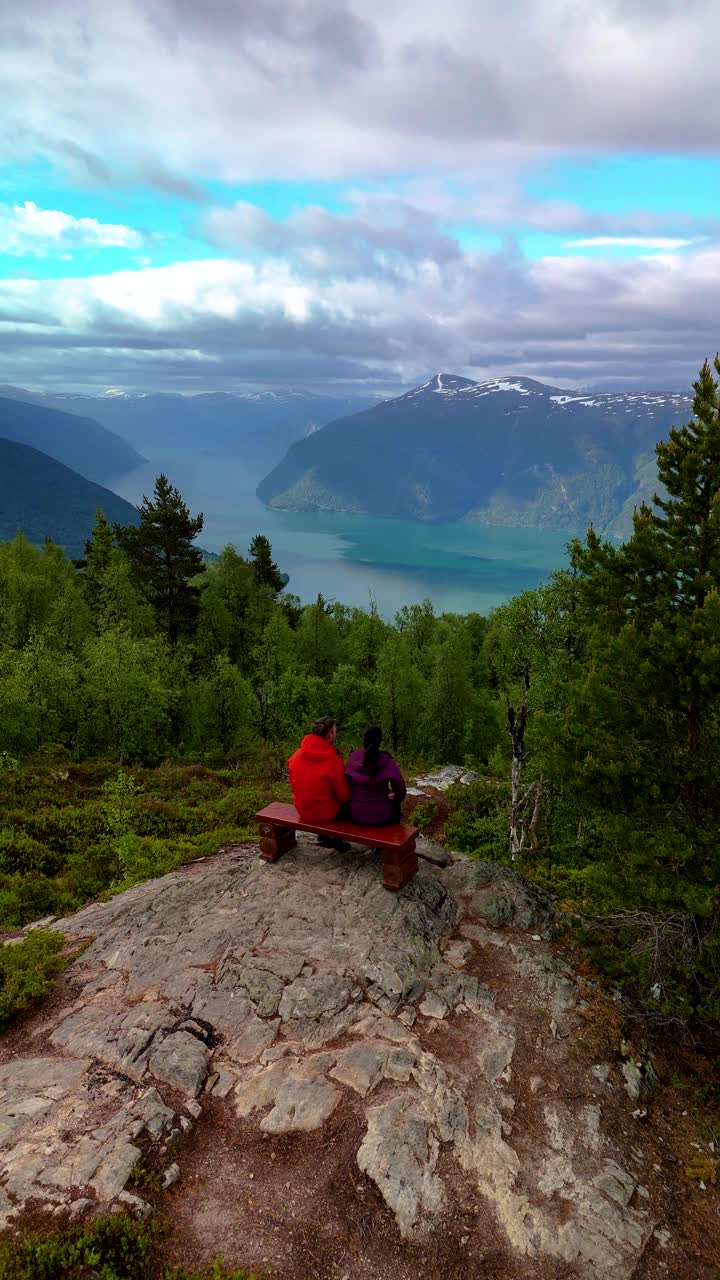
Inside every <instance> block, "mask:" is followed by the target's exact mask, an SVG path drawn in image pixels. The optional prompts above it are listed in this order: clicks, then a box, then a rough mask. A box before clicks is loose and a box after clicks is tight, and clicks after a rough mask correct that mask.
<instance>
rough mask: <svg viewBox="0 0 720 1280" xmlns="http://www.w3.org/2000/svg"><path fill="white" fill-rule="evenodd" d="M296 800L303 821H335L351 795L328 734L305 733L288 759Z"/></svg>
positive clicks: (341, 764)
mask: <svg viewBox="0 0 720 1280" xmlns="http://www.w3.org/2000/svg"><path fill="white" fill-rule="evenodd" d="M288 769H289V770H290V785H291V787H292V790H293V800H294V801H295V808H296V809H297V811H298V815H299V817H300V821H301V822H332V820H333V818H337V816H338V813H339V811H340V806H341V805H342V804H346V803H347V801H348V800H349V799H350V788H349V786H348V782H347V778H346V777H345V765H344V764H343V759H342V756H341V755H340V752H339V751H337V750H336V749H335V747H334V746H333V745H332V743H331V742H328V741H327V739H326V738H321V737H320V735H319V734H317V733H306V735H305V737H304V738H303V740H302V742H301V743H300V746H299V747H298V749H297V751H296V752H295V753H294V754H293V755H291V757H290V759H289V760H288Z"/></svg>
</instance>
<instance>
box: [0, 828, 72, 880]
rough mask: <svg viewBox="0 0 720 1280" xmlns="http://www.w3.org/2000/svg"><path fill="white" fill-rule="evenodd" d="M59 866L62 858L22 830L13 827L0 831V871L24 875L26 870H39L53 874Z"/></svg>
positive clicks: (46, 873)
mask: <svg viewBox="0 0 720 1280" xmlns="http://www.w3.org/2000/svg"><path fill="white" fill-rule="evenodd" d="M61 866H62V858H59V857H58V856H57V855H56V854H54V853H53V852H52V851H51V850H50V849H48V848H47V846H46V845H44V844H41V842H40V841H39V840H34V839H33V837H32V836H29V835H27V834H26V833H25V832H24V831H18V830H17V829H16V828H15V827H3V829H2V831H0V872H5V873H6V874H9V875H12V874H13V873H18V874H19V875H26V874H27V872H28V871H40V872H42V873H43V874H44V875H53V874H54V873H55V872H56V871H59V870H60V867H61Z"/></svg>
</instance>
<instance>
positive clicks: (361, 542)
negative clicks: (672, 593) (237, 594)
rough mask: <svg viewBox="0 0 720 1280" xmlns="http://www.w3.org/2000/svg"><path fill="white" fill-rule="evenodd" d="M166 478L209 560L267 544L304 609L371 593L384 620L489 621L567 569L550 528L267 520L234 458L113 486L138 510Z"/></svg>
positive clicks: (290, 517)
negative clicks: (198, 518) (462, 617)
mask: <svg viewBox="0 0 720 1280" xmlns="http://www.w3.org/2000/svg"><path fill="white" fill-rule="evenodd" d="M160 470H165V471H166V474H167V475H168V478H169V479H170V481H171V483H172V484H174V485H176V486H177V488H178V489H179V490H180V492H181V493H182V495H183V498H184V499H185V501H186V502H187V503H188V505H189V507H190V509H191V511H192V512H193V513H195V512H197V511H202V512H203V514H204V516H205V527H204V529H203V532H202V535H201V537H200V542H201V544H202V546H204V547H206V548H207V550H209V551H221V550H222V548H223V547H224V546H226V545H227V544H228V543H229V542H230V543H232V544H233V545H234V546H235V547H236V548H237V550H238V551H240V552H241V553H243V554H245V553H246V552H247V548H248V545H249V543H250V540H251V538H252V537H253V536H254V535H255V534H256V533H264V534H266V536H267V537H268V538H269V539H270V541H271V543H272V546H273V553H274V557H275V560H276V561H277V563H278V565H279V567H280V569H281V571H282V572H284V573H288V574H289V575H290V584H289V587H288V590H290V591H293V592H294V593H295V594H296V595H298V596H300V598H301V600H302V601H303V602H307V601H311V600H314V599H315V597H316V596H317V594H318V592H322V594H323V596H324V597H325V598H326V600H339V601H342V603H343V604H348V605H363V606H366V605H367V604H368V601H369V599H370V595H371V594H372V595H373V596H374V598H375V599H376V601H377V605H378V608H379V610H380V612H381V613H382V614H383V616H384V617H386V618H392V616H393V614H394V613H395V611H396V610H397V609H399V608H400V607H401V605H403V604H413V603H416V602H418V601H420V600H423V599H424V598H425V597H426V596H429V597H430V599H431V600H432V601H433V604H434V605H435V608H436V610H437V611H439V612H443V611H453V612H459V613H467V612H469V611H471V610H474V611H475V612H477V613H488V612H489V611H490V610H491V609H493V608H495V607H496V606H497V605H499V604H502V603H503V602H504V601H505V600H509V599H510V597H511V596H514V595H517V593H518V592H519V591H525V590H527V589H528V588H531V587H535V586H537V585H538V583H540V582H542V581H543V579H544V578H546V577H547V575H548V574H549V573H550V572H551V571H552V570H553V569H557V568H559V567H560V566H561V565H562V564H564V563H565V562H566V550H565V544H566V542H567V539H568V535H567V534H565V533H558V532H556V531H554V530H550V529H506V528H490V527H487V526H483V525H476V524H470V523H467V524H466V523H463V522H455V523H452V524H422V523H417V522H415V521H411V520H386V519H381V518H379V517H376V516H359V515H344V514H341V513H338V514H332V515H330V514H325V513H319V512H318V513H314V512H292V511H288V512H283V511H269V510H268V509H267V508H266V507H264V506H263V504H262V503H261V502H259V501H258V499H257V498H256V497H255V485H256V483H257V480H256V478H255V477H251V476H248V474H247V473H246V472H245V470H244V468H243V467H242V465H241V464H240V463H239V462H238V460H237V459H236V458H227V459H223V458H207V457H196V458H192V459H191V458H187V457H183V458H176V459H174V460H173V461H172V463H171V464H168V462H167V459H165V460H164V464H163V466H161V465H160V463H153V462H150V463H148V464H147V465H145V466H143V467H140V468H139V469H138V470H137V471H133V472H131V473H129V474H128V475H125V476H123V477H122V478H121V480H119V481H118V482H117V483H115V484H114V485H113V488H114V490H115V492H117V493H119V494H120V495H121V496H122V497H123V498H127V499H128V500H129V501H130V502H134V503H136V504H139V503H140V502H141V501H142V497H143V495H144V494H150V493H151V492H152V488H153V484H154V481H155V477H156V476H157V474H158V472H159V471H160Z"/></svg>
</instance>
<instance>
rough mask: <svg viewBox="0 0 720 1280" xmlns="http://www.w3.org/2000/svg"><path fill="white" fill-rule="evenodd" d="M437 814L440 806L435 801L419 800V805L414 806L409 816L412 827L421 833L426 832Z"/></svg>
mask: <svg viewBox="0 0 720 1280" xmlns="http://www.w3.org/2000/svg"><path fill="white" fill-rule="evenodd" d="M439 813H440V805H439V804H438V802H437V800H421V801H420V804H416V805H415V808H414V809H413V811H412V813H411V814H410V821H411V822H412V824H413V826H415V827H419V828H420V830H421V831H427V829H428V827H431V826H432V824H433V822H434V821H435V819H436V818H437V816H438V814H439Z"/></svg>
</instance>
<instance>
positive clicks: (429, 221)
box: [202, 193, 461, 277]
mask: <svg viewBox="0 0 720 1280" xmlns="http://www.w3.org/2000/svg"><path fill="white" fill-rule="evenodd" d="M353 205H354V208H353V209H352V210H351V211H350V212H347V213H339V214H338V213H333V212H331V211H329V210H327V209H323V208H319V207H317V206H306V207H304V208H302V209H299V210H297V211H296V212H294V213H291V214H290V216H289V217H287V218H284V219H279V218H273V217H271V216H270V215H269V214H267V213H266V212H265V211H264V210H263V209H259V208H258V207H257V206H256V205H252V204H249V203H247V202H246V201H238V202H237V203H236V204H234V205H233V206H232V207H231V208H215V209H211V210H209V212H208V213H207V214H206V215H205V218H204V219H203V224H202V226H203V231H204V233H205V235H206V236H207V238H208V240H209V241H210V243H211V244H213V245H214V246H215V247H216V248H218V249H222V250H228V249H230V250H233V251H237V252H240V253H245V254H246V253H248V252H249V251H257V252H259V253H260V254H270V255H276V256H281V257H282V258H283V259H285V260H288V259H290V260H292V261H294V262H296V263H298V264H299V265H300V266H301V267H302V269H303V270H304V271H305V272H306V273H307V274H309V275H317V276H321V277H324V276H327V275H328V274H330V273H334V274H341V275H344V276H349V275H356V274H358V275H368V274H370V275H373V276H386V277H393V276H398V275H401V274H402V273H403V272H404V271H405V270H406V268H407V264H408V263H409V262H415V261H417V260H418V259H419V258H426V259H432V260H433V261H436V262H449V261H451V260H454V259H455V260H456V259H458V258H459V257H460V256H461V250H460V246H459V244H458V242H457V240H456V239H455V237H454V236H452V235H451V234H449V233H448V232H446V231H444V230H442V228H441V227H440V226H439V224H438V222H437V219H436V218H435V217H434V216H433V215H432V214H431V213H428V212H426V211H425V210H423V209H420V208H417V207H416V206H413V205H410V204H407V203H405V202H404V201H402V200H400V199H394V198H392V197H387V196H386V197H383V199H382V200H377V199H366V198H365V197H363V196H362V195H361V194H360V193H356V195H355V196H354V197H353Z"/></svg>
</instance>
